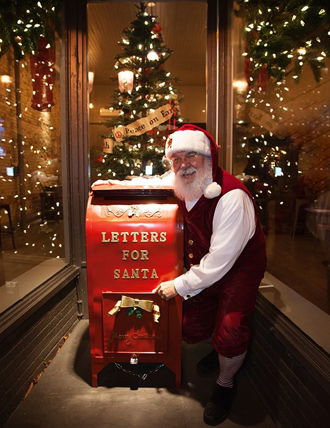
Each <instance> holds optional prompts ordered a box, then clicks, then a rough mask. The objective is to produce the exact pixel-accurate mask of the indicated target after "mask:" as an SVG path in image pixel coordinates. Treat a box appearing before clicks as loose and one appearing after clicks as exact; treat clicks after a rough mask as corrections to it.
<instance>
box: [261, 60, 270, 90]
mask: <svg viewBox="0 0 330 428" xmlns="http://www.w3.org/2000/svg"><path fill="white" fill-rule="evenodd" d="M268 80H269V76H268V70H267V65H266V64H263V66H262V67H261V69H260V71H259V76H258V88H260V90H261V91H262V92H265V90H266V88H267V83H268Z"/></svg>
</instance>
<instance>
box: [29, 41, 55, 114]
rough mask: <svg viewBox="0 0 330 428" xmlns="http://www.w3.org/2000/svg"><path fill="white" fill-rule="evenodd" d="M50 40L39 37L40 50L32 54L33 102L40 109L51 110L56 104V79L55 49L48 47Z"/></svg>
mask: <svg viewBox="0 0 330 428" xmlns="http://www.w3.org/2000/svg"><path fill="white" fill-rule="evenodd" d="M48 45H49V42H48V40H47V39H45V38H44V37H42V38H40V39H39V43H38V52H37V53H36V54H35V55H30V64H31V77H32V87H33V95H32V104H31V107H32V108H34V109H35V110H38V111H51V107H52V106H53V105H55V102H54V99H53V85H54V81H55V50H54V49H53V48H47V46H48Z"/></svg>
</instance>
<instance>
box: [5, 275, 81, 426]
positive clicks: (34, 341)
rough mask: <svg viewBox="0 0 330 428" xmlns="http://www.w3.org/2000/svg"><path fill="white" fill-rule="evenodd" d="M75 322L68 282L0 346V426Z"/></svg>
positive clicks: (73, 297) (74, 298)
mask: <svg viewBox="0 0 330 428" xmlns="http://www.w3.org/2000/svg"><path fill="white" fill-rule="evenodd" d="M77 320H78V310H77V295H76V282H75V281H72V282H71V283H69V284H68V285H67V286H66V287H65V288H63V289H62V290H61V291H60V292H59V293H58V294H56V295H55V296H54V297H52V298H51V299H50V300H49V301H48V302H47V303H46V304H44V305H43V306H42V307H41V308H40V309H39V310H38V311H36V312H35V313H34V314H33V315H32V316H31V317H30V318H28V319H27V320H26V321H25V322H24V323H23V324H21V325H20V326H19V327H18V328H17V329H16V330H15V331H13V332H12V333H11V334H10V335H9V336H7V337H6V338H5V339H4V340H3V341H2V342H1V343H0V427H1V426H3V424H4V423H5V421H6V420H7V419H8V418H9V416H10V415H11V413H12V412H13V411H14V410H15V408H16V407H17V406H18V405H19V403H20V402H21V401H22V400H23V398H24V396H25V394H26V392H27V391H28V388H29V386H30V385H31V382H32V381H33V380H34V379H35V378H36V377H37V376H38V375H39V374H40V373H42V371H43V370H44V368H45V362H46V363H47V362H48V361H49V360H51V359H52V358H53V357H54V356H55V354H56V352H57V350H58V348H59V346H60V345H61V343H63V341H64V337H65V336H66V335H67V334H68V333H69V332H70V331H72V329H73V326H74V324H75V322H76V321H77Z"/></svg>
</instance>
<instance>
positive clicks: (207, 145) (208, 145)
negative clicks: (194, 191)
mask: <svg viewBox="0 0 330 428" xmlns="http://www.w3.org/2000/svg"><path fill="white" fill-rule="evenodd" d="M182 151H185V152H188V151H189V152H196V153H200V154H202V155H204V156H209V157H211V159H212V177H213V180H214V181H213V182H212V183H210V184H208V185H207V186H206V188H205V190H204V196H205V198H207V199H213V198H216V197H217V196H220V195H221V186H220V184H218V183H217V182H216V175H217V169H218V146H217V144H216V142H215V141H214V139H213V138H212V136H211V135H210V134H209V133H208V132H206V131H204V130H203V129H201V128H199V127H198V126H195V125H183V126H182V127H181V128H179V129H178V130H177V131H175V132H173V134H171V135H169V137H168V138H167V140H166V144H165V156H166V157H167V158H168V159H170V158H171V157H172V155H173V154H174V153H176V152H182Z"/></svg>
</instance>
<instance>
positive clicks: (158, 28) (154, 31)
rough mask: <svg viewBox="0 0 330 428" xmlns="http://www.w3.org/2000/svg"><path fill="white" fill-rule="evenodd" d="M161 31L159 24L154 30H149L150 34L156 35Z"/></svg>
mask: <svg viewBox="0 0 330 428" xmlns="http://www.w3.org/2000/svg"><path fill="white" fill-rule="evenodd" d="M161 31H162V29H161V26H160V25H159V24H156V25H155V26H154V28H153V29H152V30H151V32H152V33H154V34H157V33H160V32H161Z"/></svg>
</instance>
